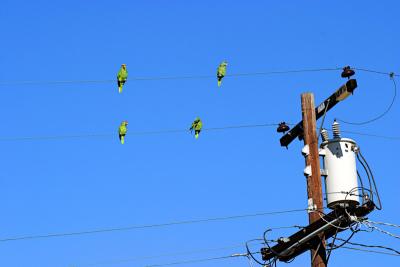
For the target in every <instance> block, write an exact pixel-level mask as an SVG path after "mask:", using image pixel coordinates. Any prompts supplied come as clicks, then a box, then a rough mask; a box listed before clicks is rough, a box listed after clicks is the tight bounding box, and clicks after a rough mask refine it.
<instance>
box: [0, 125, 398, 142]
mask: <svg viewBox="0 0 400 267" xmlns="http://www.w3.org/2000/svg"><path fill="white" fill-rule="evenodd" d="M278 125H279V124H277V123H264V124H246V125H231V126H222V127H211V128H204V129H202V131H223V130H231V129H246V128H262V127H272V126H278ZM288 125H293V124H289V123H288ZM326 130H328V131H332V129H326ZM188 132H189V131H188V130H187V129H166V130H155V131H136V132H135V131H134V132H128V133H127V135H128V136H130V135H139V136H140V135H143V136H146V135H157V134H173V133H188ZM341 132H343V133H350V134H354V135H360V136H368V137H375V138H383V139H388V140H395V141H397V140H399V141H400V137H393V136H383V135H374V134H367V133H360V132H352V131H341ZM116 135H117V133H116V132H115V133H88V134H71V135H48V136H20V137H14V136H8V137H6V136H4V137H0V142H9V141H35V140H38V141H39V140H64V139H79V138H104V137H115V136H116Z"/></svg>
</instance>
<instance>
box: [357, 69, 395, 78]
mask: <svg viewBox="0 0 400 267" xmlns="http://www.w3.org/2000/svg"><path fill="white" fill-rule="evenodd" d="M353 70H359V71H364V72H369V73H375V74H382V75H391V74H392V73H393V72H384V71H378V70H371V69H366V68H353ZM393 76H396V77H400V75H398V74H394V73H393Z"/></svg>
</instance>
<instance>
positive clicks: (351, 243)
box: [337, 238, 400, 255]
mask: <svg viewBox="0 0 400 267" xmlns="http://www.w3.org/2000/svg"><path fill="white" fill-rule="evenodd" d="M337 239H338V240H341V241H346V240H344V239H342V238H337ZM346 244H349V245H353V246H360V247H366V248H382V249H386V250H390V251H392V252H395V253H396V254H399V255H400V251H398V250H396V249H394V248H390V247H386V246H381V245H366V244H360V243H355V242H350V241H347V242H346Z"/></svg>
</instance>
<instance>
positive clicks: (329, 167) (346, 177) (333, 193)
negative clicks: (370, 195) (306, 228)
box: [320, 121, 360, 209]
mask: <svg viewBox="0 0 400 267" xmlns="http://www.w3.org/2000/svg"><path fill="white" fill-rule="evenodd" d="M332 130H333V139H329V136H328V132H327V131H326V130H323V131H322V132H321V135H322V140H323V142H322V144H321V149H320V155H321V156H323V164H324V171H323V173H324V176H325V193H326V200H327V205H328V207H329V208H331V209H335V208H339V207H341V208H343V207H354V206H357V205H359V203H360V202H359V193H358V180H357V169H356V154H355V153H356V152H357V149H358V148H357V144H356V142H355V141H354V140H352V139H349V138H341V137H340V130H339V124H338V123H337V122H336V121H335V122H334V123H333V126H332Z"/></svg>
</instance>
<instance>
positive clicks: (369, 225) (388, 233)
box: [363, 222, 400, 239]
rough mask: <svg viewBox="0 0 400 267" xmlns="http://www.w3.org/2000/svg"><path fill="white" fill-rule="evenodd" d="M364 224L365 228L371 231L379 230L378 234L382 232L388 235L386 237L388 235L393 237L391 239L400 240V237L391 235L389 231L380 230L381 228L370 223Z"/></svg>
mask: <svg viewBox="0 0 400 267" xmlns="http://www.w3.org/2000/svg"><path fill="white" fill-rule="evenodd" d="M363 224H364V225H365V226H367V227H369V228H370V229H373V230H377V231H378V232H381V233H383V234H386V235H388V236H391V237H394V238H397V239H400V236H398V235H395V234H393V233H391V232H389V231H386V230H383V229H381V228H379V227H377V226H375V225H371V224H368V223H365V222H363Z"/></svg>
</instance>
